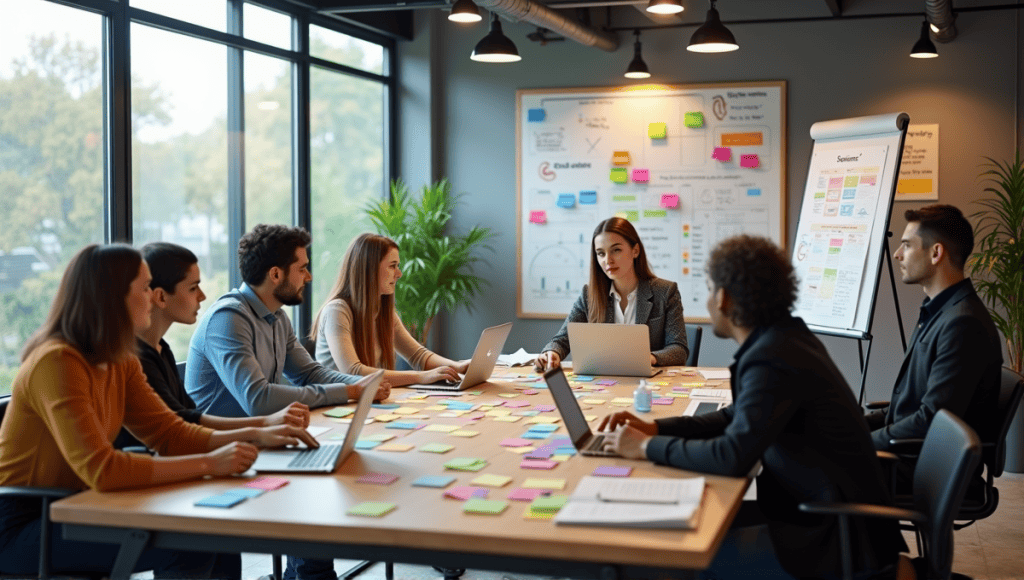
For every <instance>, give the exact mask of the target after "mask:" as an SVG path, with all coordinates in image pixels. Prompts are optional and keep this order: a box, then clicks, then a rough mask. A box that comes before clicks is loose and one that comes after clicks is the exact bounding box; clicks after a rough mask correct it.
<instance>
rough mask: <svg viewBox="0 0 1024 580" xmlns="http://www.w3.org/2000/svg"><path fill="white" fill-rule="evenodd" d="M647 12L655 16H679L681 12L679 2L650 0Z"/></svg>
mask: <svg viewBox="0 0 1024 580" xmlns="http://www.w3.org/2000/svg"><path fill="white" fill-rule="evenodd" d="M647 11H648V12H653V13H655V14H679V13H680V12H682V11H683V5H682V3H681V0H651V1H650V3H649V4H647Z"/></svg>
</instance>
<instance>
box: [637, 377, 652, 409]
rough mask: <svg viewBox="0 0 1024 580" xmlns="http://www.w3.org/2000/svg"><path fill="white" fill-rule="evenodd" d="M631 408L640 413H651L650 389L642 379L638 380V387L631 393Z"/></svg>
mask: <svg viewBox="0 0 1024 580" xmlns="http://www.w3.org/2000/svg"><path fill="white" fill-rule="evenodd" d="M633 408H634V409H636V410H637V411H639V412H641V413H650V412H651V388H650V387H648V386H647V381H645V380H644V379H640V386H639V387H637V388H636V390H635V391H633Z"/></svg>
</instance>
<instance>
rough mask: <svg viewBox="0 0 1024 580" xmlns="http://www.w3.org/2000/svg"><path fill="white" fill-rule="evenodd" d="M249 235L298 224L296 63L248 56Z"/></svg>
mask: <svg viewBox="0 0 1024 580" xmlns="http://www.w3.org/2000/svg"><path fill="white" fill-rule="evenodd" d="M244 67H245V230H246V231H249V230H251V229H252V228H253V226H255V225H256V224H260V223H267V224H290V223H292V124H291V121H292V93H291V91H292V71H291V63H289V62H287V61H283V60H281V59H277V58H272V57H269V56H263V55H259V54H254V53H250V52H247V53H245V64H244Z"/></svg>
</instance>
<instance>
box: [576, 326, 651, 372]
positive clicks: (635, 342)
mask: <svg viewBox="0 0 1024 580" xmlns="http://www.w3.org/2000/svg"><path fill="white" fill-rule="evenodd" d="M650 344H651V339H650V330H649V329H648V328H647V325H646V324H590V323H586V322H570V323H569V345H570V347H571V348H572V370H573V372H575V373H576V374H578V375H612V376H617V377H652V376H654V374H655V372H654V369H652V368H651V350H650Z"/></svg>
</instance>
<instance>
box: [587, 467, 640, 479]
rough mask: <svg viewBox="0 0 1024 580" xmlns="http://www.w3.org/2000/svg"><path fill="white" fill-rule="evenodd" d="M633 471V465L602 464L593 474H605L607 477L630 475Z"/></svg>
mask: <svg viewBox="0 0 1024 580" xmlns="http://www.w3.org/2000/svg"><path fill="white" fill-rule="evenodd" d="M630 473H633V468H632V467H619V466H617V465H602V466H601V467H598V468H597V469H595V470H594V473H593V475H603V476H605V477H629V474H630Z"/></svg>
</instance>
